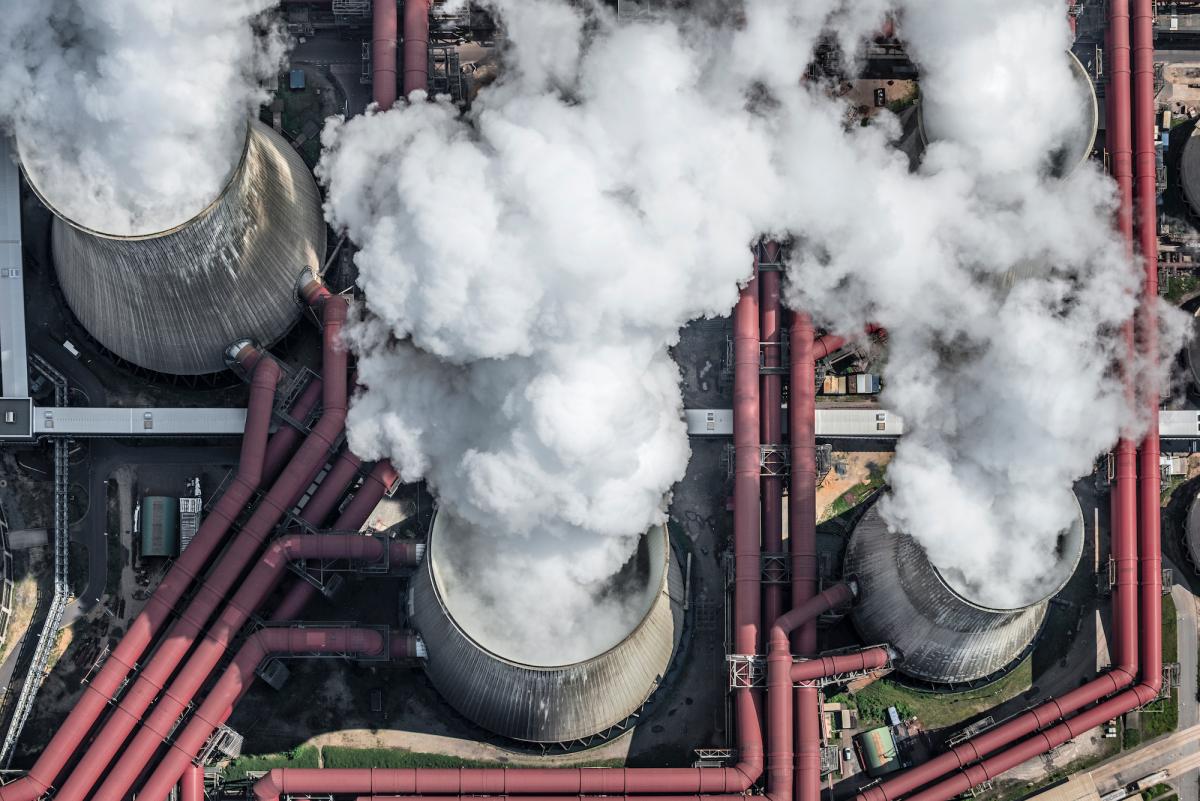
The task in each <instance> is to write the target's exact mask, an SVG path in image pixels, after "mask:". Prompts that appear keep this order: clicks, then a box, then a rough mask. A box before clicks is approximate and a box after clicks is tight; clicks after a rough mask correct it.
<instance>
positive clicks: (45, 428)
mask: <svg viewBox="0 0 1200 801" xmlns="http://www.w3.org/2000/svg"><path fill="white" fill-rule="evenodd" d="M245 428H246V410H245V409H152V408H135V409H99V408H89V407H74V406H72V407H66V408H64V407H61V406H57V407H47V406H41V407H34V410H33V431H34V434H35V435H40V434H48V435H58V436H68V435H70V436H79V437H89V436H90V437H121V436H135V437H164V436H175V437H181V436H241V435H242V432H243V431H244V430H245Z"/></svg>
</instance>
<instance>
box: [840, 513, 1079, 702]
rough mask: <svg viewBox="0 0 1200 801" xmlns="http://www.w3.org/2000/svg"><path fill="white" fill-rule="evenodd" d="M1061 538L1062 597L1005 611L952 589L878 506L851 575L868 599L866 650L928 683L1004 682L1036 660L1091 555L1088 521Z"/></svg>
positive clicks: (849, 567)
mask: <svg viewBox="0 0 1200 801" xmlns="http://www.w3.org/2000/svg"><path fill="white" fill-rule="evenodd" d="M1060 536H1061V541H1060V543H1059V549H1058V550H1059V553H1060V554H1061V560H1060V562H1059V564H1058V570H1057V572H1056V574H1055V575H1056V577H1057V578H1059V579H1060V580H1059V581H1058V582H1057V584H1056V586H1055V588H1054V590H1053V591H1051V592H1048V593H1045V594H1044V595H1042V596H1041V597H1035V598H1028V599H1026V602H1025V603H1023V604H1022V605H1020V606H1017V607H1014V608H1009V609H998V608H992V607H989V606H986V605H984V604H982V603H979V602H977V601H975V600H973V599H972V598H971V597H970V595H969V592H970V591H969V590H968V589H967V588H965V587H960V586H956V585H955V584H954V583H953V582H951V581H949V580H948V579H947V578H946V577H945V576H943V574H942V572H941V571H939V570H938V569H937V568H936V567H935V566H934V565H933V564H932V563H931V562H930V561H929V558H928V556H927V555H926V553H925V549H924V548H922V547H921V545H919V544H918V543H917V542H916V540H914V539H913V538H912V537H911V536H910V535H908V534H906V533H904V532H900V531H894V530H890V529H889V526H888V525H887V523H886V522H885V521H884V519H883V516H882V515H881V514H880V511H879V507H878V505H875V506H872V507H871V508H870V509H869V510H867V512H866V514H864V515H863V518H862V520H861V521H860V522H859V524H858V526H857V527H856V528H855V530H854V534H853V536H852V537H851V538H850V543H849V545H848V546H847V548H846V561H845V574H846V575H847V576H852V577H853V578H854V579H855V580H857V582H858V585H859V590H860V593H861V596H860V601H859V603H858V604H857V605H856V606H855V608H854V611H853V612H852V619H853V621H854V626H855V628H857V629H858V632H859V634H860V635H861V636H862V638H863V640H864V641H865V642H867V643H887V644H889V645H891V646H892V647H894V648H896V649H897V650H899V652H900V655H901V660H900V662H899V663H898V665H897V668H898V669H899V670H900V671H901V672H902V673H904V674H905V675H908V676H910V677H912V678H914V679H918V680H920V681H922V682H927V683H929V684H934V685H964V684H973V683H981V682H985V681H988V680H991V679H994V678H998V677H999V676H1000V675H1001V674H1003V673H1004V672H1005V671H1006V670H1008V669H1009V668H1012V667H1014V666H1015V665H1016V664H1017V663H1019V662H1020V661H1021V659H1022V658H1024V657H1025V656H1026V655H1027V654H1028V652H1029V649H1030V647H1031V646H1032V645H1033V642H1034V639H1035V638H1036V636H1037V634H1038V632H1039V630H1040V629H1041V626H1042V622H1043V621H1044V620H1045V617H1046V610H1047V608H1048V606H1049V601H1050V598H1051V597H1053V596H1054V595H1055V594H1056V593H1057V592H1058V591H1059V590H1061V589H1062V587H1063V586H1065V585H1066V583H1067V581H1068V580H1070V578H1071V575H1072V574H1073V573H1074V572H1075V567H1076V565H1078V563H1079V558H1080V555H1081V554H1082V552H1083V516H1082V513H1079V516H1078V518H1077V519H1076V522H1075V524H1074V525H1073V526H1072V528H1071V529H1070V530H1068V531H1066V532H1064V533H1063V534H1062V535H1060ZM960 583H961V582H960Z"/></svg>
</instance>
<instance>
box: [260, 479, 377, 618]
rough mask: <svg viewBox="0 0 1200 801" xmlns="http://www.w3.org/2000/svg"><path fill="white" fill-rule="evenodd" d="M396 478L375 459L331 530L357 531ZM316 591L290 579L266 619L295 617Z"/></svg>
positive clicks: (305, 583)
mask: <svg viewBox="0 0 1200 801" xmlns="http://www.w3.org/2000/svg"><path fill="white" fill-rule="evenodd" d="M396 478H397V475H396V470H395V469H394V468H393V467H392V464H391V462H388V461H382V462H376V463H375V466H374V467H372V468H371V472H370V473H368V474H367V476H366V478H364V479H363V483H362V486H361V487H359V489H358V492H356V493H354V497H353V498H351V499H350V503H348V504H346V508H345V509H343V510H342V513H341V514H340V515H338V518H337V520H335V521H334V523H333V526H332V530H333V531H351V530H354V531H357V530H358V529H359V528H360V527H361V526H362V524H363V523H364V522H366V520H367V518H368V517H369V516H370V514H371V512H373V511H374V510H375V507H376V506H377V505H378V504H379V501H380V500H381V499H382V498H383V496H384V495H385V494H386V493H387V491H388V489H390V488H391V486H392V484H393V483H395V481H396ZM316 594H317V588H316V587H315V586H314V585H313V584H312V583H311V582H308V581H304V580H302V579H301V580H297V581H294V582H292V586H291V587H290V588H289V589H288V591H287V592H286V593H284V596H283V600H281V601H280V602H279V605H278V606H276V607H275V611H274V612H272V613H271V616H270V618H269V619H270V620H271V621H274V622H278V621H280V620H295V619H296V618H298V617H300V613H301V612H303V611H304V607H306V606H308V603H309V601H311V600H312V599H313V597H314V596H315V595H316Z"/></svg>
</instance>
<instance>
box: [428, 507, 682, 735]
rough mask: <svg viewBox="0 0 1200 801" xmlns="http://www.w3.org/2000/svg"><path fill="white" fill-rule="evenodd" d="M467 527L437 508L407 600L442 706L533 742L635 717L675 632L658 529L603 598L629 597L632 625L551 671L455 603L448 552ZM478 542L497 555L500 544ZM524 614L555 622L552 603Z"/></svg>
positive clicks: (667, 555) (668, 561) (671, 586)
mask: <svg viewBox="0 0 1200 801" xmlns="http://www.w3.org/2000/svg"><path fill="white" fill-rule="evenodd" d="M467 526H468V524H467V523H465V522H464V521H462V520H461V519H460V518H457V517H455V516H453V515H452V514H450V513H448V512H446V511H445V510H444V509H443V510H441V511H439V512H438V513H437V515H436V516H435V517H434V520H433V524H432V526H431V528H430V535H429V542H428V547H427V548H426V551H425V559H424V561H423V562H422V563H421V566H420V567H419V568H418V570H417V573H416V575H415V576H414V577H413V580H412V582H411V586H410V590H409V598H408V603H409V617H410V618H411V620H412V621H413V623H414V624H415V627H416V629H417V630H418V631H419V632H420V634H421V637H422V639H423V641H424V643H425V647H426V649H427V652H428V654H427V659H426V663H425V669H426V672H427V673H428V675H429V677H430V680H431V681H432V682H433V684H434V686H435V687H437V689H438V691H439V692H440V693H441V694H442V696H443V697H444V698H445V699H446V701H447V702H448V703H449V704H450V705H451V706H453V707H454V708H455V709H457V710H458V711H459V712H460V713H461V714H462V715H463V716H464V717H466V718H468V719H470V720H472V721H473V722H475V723H477V724H478V725H480V726H482V727H483V728H485V729H488V730H490V731H493V732H495V733H497V734H500V735H502V736H504V737H509V738H511V739H514V740H523V741H527V742H536V743H567V742H572V741H577V740H582V739H585V738H587V737H589V736H591V735H594V734H598V733H600V732H603V731H606V730H607V729H610V728H611V727H613V726H615V725H616V724H618V723H621V722H622V721H624V720H625V719H626V718H628V717H629V716H630V715H632V714H633V713H634V712H636V711H637V710H638V709H639V708H640V707H641V706H642V704H644V703H645V701H646V699H647V698H648V697H649V696H650V694H651V693H652V692H653V691H654V689H655V688H656V687H657V686H658V684H659V683H660V682H661V681H662V678H663V676H664V675H665V674H666V671H667V667H668V665H669V664H670V661H671V657H672V655H673V653H674V652H675V649H676V648H677V647H678V644H679V640H680V635H681V633H682V624H683V595H684V589H683V577H682V574H681V572H680V570H679V565H678V563H677V562H676V560H675V559H674V558H673V556H672V551H671V547H670V542H669V539H668V536H667V532H666V530H665V529H664V528H662V527H655V528H653V529H651V530H650V531H648V532H647V533H646V534H645V535H643V536H642V538H641V540H640V543H639V545H638V549H637V553H636V554H635V555H634V556H633V557H632V558H631V559H630V561H629V562H628V563H627V564H626V565H625V567H624V568H622V570H621V571H620V573H619V574H618V575H617V576H616V577H614V579H613V582H612V584H611V585H610V588H608V589H607V590H606V591H613V590H617V591H620V592H622V593H625V594H627V595H628V597H629V598H630V603H631V604H633V605H634V606H635V608H636V609H637V610H638V612H640V617H639V618H638V622H636V624H634V625H633V626H632V627H631V628H630V629H629V630H628V631H627V632H626V633H625V635H624V636H623V637H622V638H621V639H620V640H619V641H617V642H613V643H604V644H598V645H597V646H596V647H595V650H594V653H590V654H589V655H588V656H587V657H586V658H583V659H578V660H576V661H573V662H570V663H568V664H555V660H553V659H547V658H544V657H540V656H537V655H534V654H532V653H531V652H529V651H527V650H525V649H523V648H522V647H521V646H520V645H519V644H518V643H515V642H512V641H510V640H508V639H506V638H503V637H500V636H498V634H497V632H496V630H495V627H494V626H493V625H492V621H491V620H489V619H487V618H483V617H480V616H479V615H478V614H477V613H476V612H472V611H469V610H470V609H472V608H473V607H472V606H471V605H470V604H467V603H464V602H463V601H462V600H461V599H460V596H461V595H462V594H463V589H462V588H463V586H464V585H463V583H464V582H467V581H472V579H471V577H470V576H468V575H463V574H460V572H459V568H458V564H457V562H456V560H455V559H453V558H452V555H453V547H452V544H453V542H454V540H455V539H456V538H458V537H460V536H465V535H466V534H467V533H469V529H468V528H467ZM482 541H491V542H495V543H496V544H497V547H503V546H504V540H503V538H493V539H490V540H482ZM530 614H531V615H550V614H554V603H553V599H552V598H547V603H546V607H545V608H544V609H538V610H530Z"/></svg>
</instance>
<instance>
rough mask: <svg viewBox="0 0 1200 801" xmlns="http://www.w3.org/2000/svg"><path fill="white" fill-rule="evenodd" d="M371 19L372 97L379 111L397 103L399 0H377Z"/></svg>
mask: <svg viewBox="0 0 1200 801" xmlns="http://www.w3.org/2000/svg"><path fill="white" fill-rule="evenodd" d="M372 5H373V14H372V16H371V96H372V99H373V100H374V101H375V103H376V105H378V106H379V110H380V111H387V110H388V109H390V108H391V107H392V106H393V105H395V103H396V26H397V22H396V0H375V2H374V3H373V4H372Z"/></svg>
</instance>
